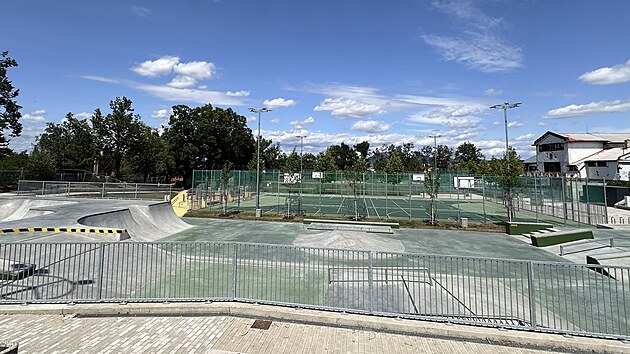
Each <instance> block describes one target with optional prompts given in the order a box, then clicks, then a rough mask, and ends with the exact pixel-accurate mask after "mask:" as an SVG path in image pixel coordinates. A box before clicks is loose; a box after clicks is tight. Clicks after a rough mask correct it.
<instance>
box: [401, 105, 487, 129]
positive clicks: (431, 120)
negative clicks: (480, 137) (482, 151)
mask: <svg viewBox="0 0 630 354" xmlns="http://www.w3.org/2000/svg"><path fill="white" fill-rule="evenodd" d="M478 113H480V110H479V109H477V108H476V107H468V106H448V107H443V108H438V109H434V110H432V111H429V112H425V113H417V114H412V115H411V116H410V117H409V120H410V121H412V122H416V123H426V124H436V125H445V126H448V127H451V128H466V127H468V128H474V127H477V126H479V124H480V123H481V119H479V118H477V117H474V116H472V115H474V114H478Z"/></svg>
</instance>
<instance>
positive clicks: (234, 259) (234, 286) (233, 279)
mask: <svg viewBox="0 0 630 354" xmlns="http://www.w3.org/2000/svg"><path fill="white" fill-rule="evenodd" d="M237 257H238V245H237V244H234V254H233V255H232V300H236V295H237V294H236V260H237Z"/></svg>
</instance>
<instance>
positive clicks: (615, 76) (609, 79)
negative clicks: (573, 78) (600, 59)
mask: <svg viewBox="0 0 630 354" xmlns="http://www.w3.org/2000/svg"><path fill="white" fill-rule="evenodd" d="M578 79H579V80H582V81H583V82H586V83H587V84H592V85H611V84H621V83H624V82H628V81H630V60H628V61H627V62H625V63H623V64H618V65H615V66H612V67H603V68H599V69H597V70H593V71H589V72H587V73H584V74H582V75H580V77H578Z"/></svg>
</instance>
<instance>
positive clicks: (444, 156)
mask: <svg viewBox="0 0 630 354" xmlns="http://www.w3.org/2000/svg"><path fill="white" fill-rule="evenodd" d="M452 162H453V149H452V148H450V147H448V146H446V145H438V146H437V166H438V168H442V169H446V168H448V167H449V166H450V165H451V163H452Z"/></svg>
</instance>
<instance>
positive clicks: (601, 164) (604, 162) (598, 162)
mask: <svg viewBox="0 0 630 354" xmlns="http://www.w3.org/2000/svg"><path fill="white" fill-rule="evenodd" d="M606 166H608V163H606V161H597V167H606Z"/></svg>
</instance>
